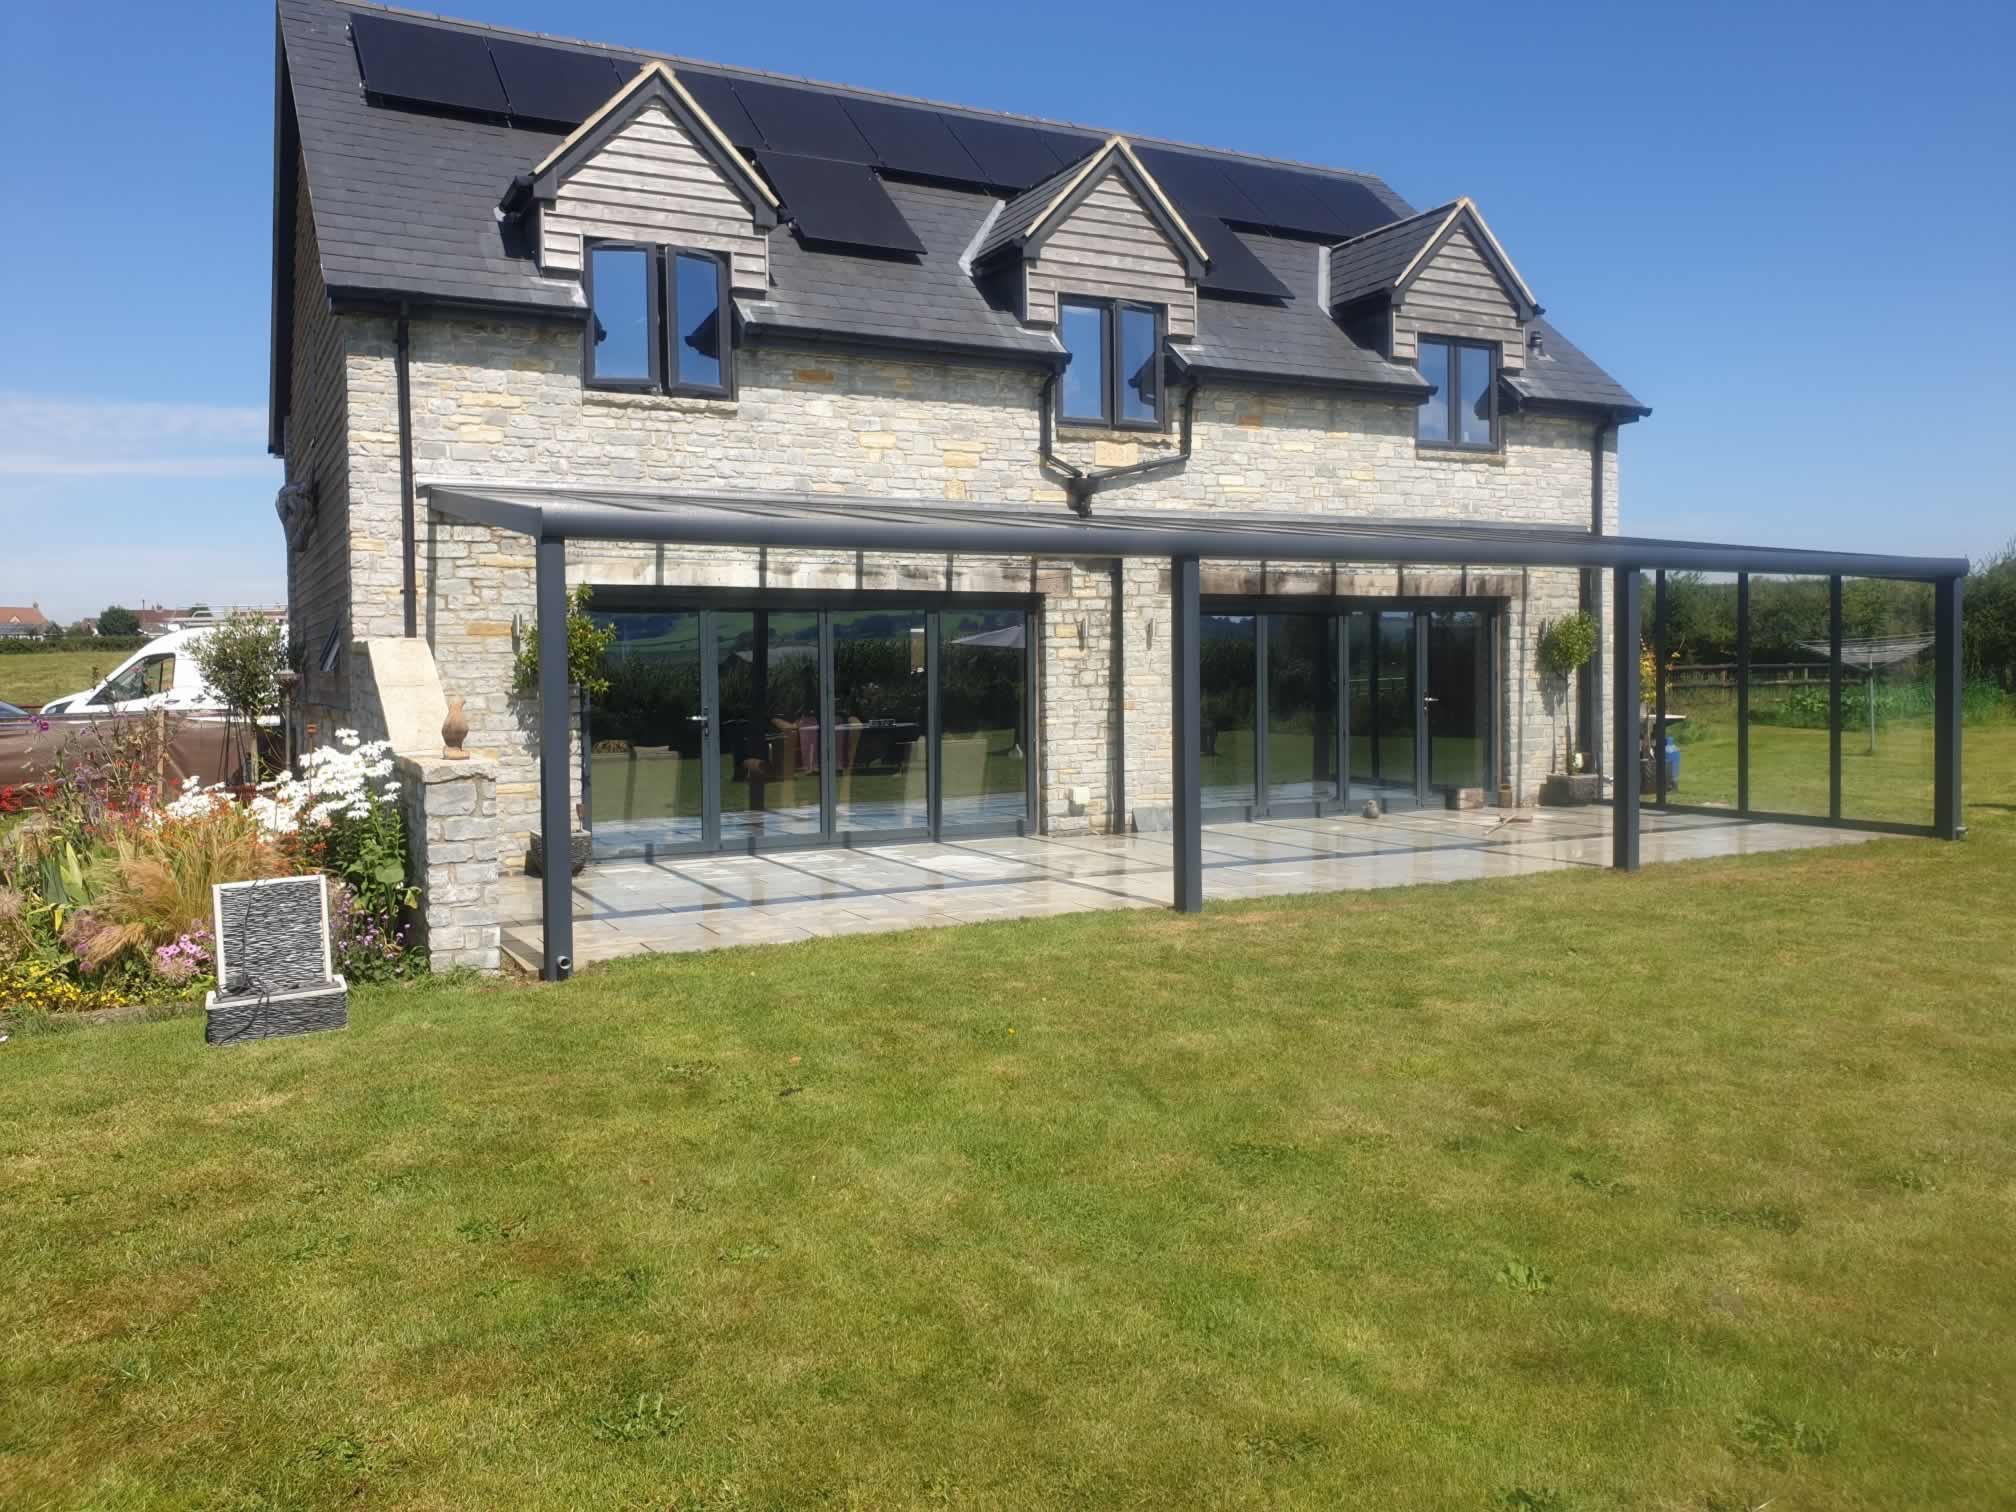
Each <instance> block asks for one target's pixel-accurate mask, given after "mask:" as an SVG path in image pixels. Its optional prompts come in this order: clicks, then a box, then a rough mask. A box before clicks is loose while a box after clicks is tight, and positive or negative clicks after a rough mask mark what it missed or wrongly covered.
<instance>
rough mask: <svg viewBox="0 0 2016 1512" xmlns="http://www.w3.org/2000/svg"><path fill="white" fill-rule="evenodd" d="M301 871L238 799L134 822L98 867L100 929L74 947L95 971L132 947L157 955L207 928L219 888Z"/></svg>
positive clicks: (94, 897)
mask: <svg viewBox="0 0 2016 1512" xmlns="http://www.w3.org/2000/svg"><path fill="white" fill-rule="evenodd" d="M294 870H295V867H294V866H293V865H292V864H291V862H290V859H289V858H288V857H287V856H286V855H285V854H284V853H283V852H282V850H281V849H280V847H279V846H278V845H277V844H275V843H274V840H273V837H271V836H270V835H268V834H267V833H266V832H265V831H264V830H263V829H262V828H261V827H260V825H259V822H258V821H257V819H256V818H254V817H253V815H252V813H251V811H250V810H249V809H246V808H244V807H241V806H239V805H237V804H231V803H225V804H217V805H213V806H211V807H210V808H208V809H207V810H206V811H205V812H203V813H201V814H195V815H191V816H189V817H186V818H184V817H172V816H164V817H162V818H159V819H152V818H150V819H148V820H146V821H141V822H138V823H134V824H132V825H129V826H127V827H126V828H124V829H122V830H120V831H119V832H118V833H116V834H114V835H113V836H112V837H111V840H110V843H109V845H108V846H107V848H106V850H105V851H104V852H102V853H101V854H100V855H99V857H98V858H97V859H96V860H95V861H94V862H93V864H92V867H91V883H92V889H91V899H90V904H89V909H88V912H89V914H90V915H91V916H92V917H93V918H94V919H95V920H96V921H97V929H96V932H95V933H92V934H89V935H87V936H86V937H85V938H84V939H83V940H82V941H81V942H80V943H78V944H77V945H75V946H73V948H74V949H76V951H77V957H78V960H79V961H81V962H82V963H83V964H84V966H85V969H86V970H89V971H96V970H99V969H100V968H102V967H103V966H104V965H106V964H107V963H109V962H110V961H112V960H114V959H116V958H118V957H119V956H121V955H124V954H126V953H127V952H129V951H130V952H133V953H135V954H136V955H151V954H153V953H154V952H155V951H156V950H158V949H159V948H160V947H162V946H165V945H170V944H173V943H175V942H177V941H178V940H180V939H182V938H183V937H185V936H193V935H194V934H195V933H196V932H198V931H202V932H205V933H207V930H208V920H209V918H210V913H211V907H212V903H211V893H210V889H211V888H212V887H214V886H216V885H218V884H220V883H224V882H251V881H256V880H258V879H260V878H263V877H284V876H288V875H290V874H291V873H292V872H293V871H294Z"/></svg>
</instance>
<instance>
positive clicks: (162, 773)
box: [0, 710, 280, 806]
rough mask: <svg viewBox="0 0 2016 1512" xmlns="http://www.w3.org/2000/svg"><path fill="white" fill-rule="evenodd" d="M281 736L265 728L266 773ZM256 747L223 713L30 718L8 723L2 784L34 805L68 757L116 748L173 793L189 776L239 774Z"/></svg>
mask: <svg viewBox="0 0 2016 1512" xmlns="http://www.w3.org/2000/svg"><path fill="white" fill-rule="evenodd" d="M279 736H280V732H279V731H278V730H277V729H261V730H260V731H259V746H260V758H261V770H262V772H267V773H270V772H273V771H275V770H277V769H278V764H279V763H278V760H277V759H276V758H278V757H279V751H278V749H277V747H278V743H279ZM248 744H249V741H248V731H247V729H246V727H245V723H244V721H242V720H230V719H225V718H222V717H220V716H216V715H201V714H182V715H176V714H167V713H164V712H161V711H158V710H156V711H153V712H149V713H143V714H109V713H99V714H56V715H51V716H49V717H48V718H46V719H45V718H41V717H39V716H36V715H30V716H29V717H28V718H26V719H10V720H6V721H4V722H0V788H8V787H11V788H13V789H14V790H15V791H14V794H13V796H14V798H15V799H16V800H18V801H19V802H21V803H22V804H23V805H24V806H28V805H32V804H34V803H36V802H37V801H38V800H39V796H40V794H39V791H38V790H39V789H40V788H41V787H42V785H43V784H45V783H47V782H48V781H49V780H50V777H51V775H52V773H53V772H54V770H55V769H56V768H57V767H59V766H60V765H62V764H63V763H64V762H65V761H66V760H68V761H70V762H72V763H75V762H78V761H83V762H88V763H91V764H92V765H98V764H100V763H102V762H104V761H106V760H107V759H108V758H110V757H112V756H113V755H114V753H115V752H116V753H118V754H120V755H122V756H124V757H125V758H126V759H127V760H128V761H134V760H136V759H137V762H138V764H139V765H140V766H141V767H142V769H143V770H146V771H147V773H148V778H149V780H150V782H151V784H152V785H153V787H154V789H155V791H156V792H157V793H161V794H164V795H169V796H172V795H173V794H174V793H176V792H177V791H179V790H180V788H181V786H182V784H183V782H184V780H186V779H187V778H189V777H196V778H198V779H199V780H200V781H201V782H203V783H204V784H205V785H208V784H209V783H213V782H227V781H232V780H235V779H236V778H238V777H239V776H240V774H241V773H242V771H243V768H244V765H245V753H246V747H247V745H248Z"/></svg>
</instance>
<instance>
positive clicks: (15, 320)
mask: <svg viewBox="0 0 2016 1512" xmlns="http://www.w3.org/2000/svg"><path fill="white" fill-rule="evenodd" d="M1011 11H1012V14H1013V23H1012V25H1011V24H1010V22H1009V20H1008V19H1007V18H1008V17H1009V15H1010V14H1011ZM452 13H453V14H457V15H465V16H470V17H474V18H477V19H482V20H490V21H497V22H502V23H507V24H511V25H518V26H525V27H530V28H534V29H543V30H548V31H555V32H563V33H565V34H569V35H574V36H580V37H586V38H590V39H592V40H597V41H606V42H612V43H621V44H629V45H633V46H639V47H653V48H660V49H664V50H667V51H673V52H679V53H684V54H686V55H688V56H693V57H699V58H708V59H716V60H719V61H723V62H730V63H742V64H751V65H755V66H760V67H767V68H772V69H776V70H779V71H781V72H788V73H799V74H805V75H809V76H812V77H815V78H825V79H834V80H842V81H846V82H851V83H856V84H862V85H868V86H873V87H880V88H886V89H892V90H899V91H903V92H906V93H913V94H921V95H927V96H931V97H934V98H939V99H946V100H954V101H959V102H962V103H968V104H973V105H980V106H994V107H1000V108H1005V109H1016V110H1023V111H1028V112H1031V113H1034V114H1040V115H1048V116H1054V117H1057V118H1059V119H1065V120H1076V121H1080V122H1084V123H1086V124H1089V125H1096V126H1107V127H1115V128H1119V129H1123V130H1131V131H1136V132H1140V133H1143V134H1147V135H1160V136H1169V137H1175V138H1179V139H1184V140H1190V141H1197V142H1205V143H1210V144H1213V145H1219V146H1227V147H1238V148H1244V149H1247V150H1251V151H1258V152H1270V153H1276V154H1279V155H1281V156H1285V157H1294V158H1300V159H1304V160H1308V161H1313V162H1319V163H1329V164H1335V165H1338V166H1342V167H1351V168H1362V169H1369V170H1372V171H1376V172H1378V173H1380V174H1382V175H1383V176H1384V177H1385V178H1386V179H1387V180H1388V181H1389V182H1390V183H1392V184H1393V186H1394V187H1395V188H1397V189H1398V190H1399V191H1400V193H1402V194H1403V195H1405V196H1406V197H1407V198H1409V199H1410V200H1412V201H1413V202H1414V203H1416V204H1418V205H1428V204H1433V203H1436V202H1438V201H1440V200H1443V199H1447V198H1450V197H1453V196H1455V195H1458V194H1469V195H1471V196H1472V197H1473V198H1475V199H1476V200H1477V201H1478V203H1479V205H1480V206H1481V208H1482V209H1483V211H1484V213H1485V215H1486V216H1487V217H1488V218H1489V219H1490V221H1491V224H1492V226H1493V227H1494V229H1496V231H1497V232H1498V235H1499V237H1500V239H1501V240H1502V241H1503V242H1504V243H1505V245H1506V247H1507V249H1508V250H1509V251H1510V253H1511V255H1512V256H1513V258H1514V259H1515V260H1516V261H1517V262H1518V264H1519V266H1520V269H1521V271H1522V272H1523V273H1524V274H1525V275H1526V278H1527V281H1528V282H1529V283H1531V284H1532V285H1533V287H1534V288H1535V290H1536V291H1537V292H1538V293H1539V295H1540V298H1541V301H1542V302H1543V303H1544V304H1545V305H1546V306H1547V307H1548V309H1549V312H1550V314H1551V315H1552V317H1553V318H1554V319H1555V320H1556V321H1557V322H1558V323H1559V324H1560V325H1561V327H1562V328H1563V329H1564V330H1565V331H1567V332H1568V334H1569V335H1570V336H1571V337H1572V338H1573V339H1574V340H1575V341H1576V342H1577V343H1578V344H1580V345H1581V346H1583V347H1584V348H1585V349H1586V350H1588V351H1589V352H1590V353H1591V354H1592V355H1594V356H1595V357H1596V358H1597V359H1598V360H1599V361H1601V362H1602V363H1604V365H1605V366H1607V367H1608V368H1609V369H1610V370H1611V371H1612V372H1614V373H1616V374H1617V375H1618V376H1619V377H1621V378H1622V379H1623V380H1624V381H1625V383H1626V384H1628V385H1629V386H1630V387H1631V388H1632V389H1633V390H1635V391H1636V392H1637V393H1638V394H1639V395H1640V396H1641V397H1642V398H1643V399H1644V400H1645V401H1646V402H1647V403H1649V404H1651V405H1652V406H1653V407H1654V409H1655V410H1656V413H1655V414H1654V415H1653V417H1652V418H1651V419H1650V420H1648V421H1646V422H1644V423H1642V424H1640V425H1635V426H1632V427H1630V428H1628V429H1627V430H1626V431H1625V433H1624V453H1623V467H1624V473H1623V480H1624V481H1623V503H1624V509H1625V521H1626V528H1627V529H1630V530H1633V531H1637V532H1644V533H1665V534H1679V535H1692V536H1710V537H1721V538H1725V539H1735V540H1744V541H1755V542H1764V543H1788V544H1798V543H1805V544H1821V543H1826V544H1834V545H1839V546H1843V547H1847V548H1851V549H1853V548H1866V549H1917V550H1924V551H1928V552H1941V553H1948V552H1950V553H1964V554H1968V555H1977V556H1978V555H1981V554H1984V553H1986V552H1988V551H1990V550H1992V549H1994V548H1997V547H1999V546H2001V545H2002V544H2004V543H2005V542H2007V541H2008V540H2009V539H2010V538H2011V537H2012V536H2016V491H2012V488H2011V485H2010V481H2009V480H2010V477H2011V473H2012V467H2011V454H2012V439H2016V314H2012V311H2016V302H2012V300H2011V298H2010V290H2011V287H2012V284H2016V238H2012V231H2016V224H2012V222H2016V212H2012V210H2011V206H2010V199H2009V195H2008V187H2009V185H2010V183H2011V181H2012V179H2016V90H2012V89H2011V88H2010V86H2009V79H2008V75H2009V72H2010V69H2011V65H2012V63H2016V7H2011V6H2009V5H2007V4H2006V3H2005V4H2001V5H1995V4H1986V3H1983V4H1941V3H1926V4H1917V5H1913V6H1910V7H1899V6H1896V5H1894V4H1892V5H1882V6H1878V5H1871V4H1856V3H1847V4H1843V3H1826V4H1804V3H1801V4H1770V5H1764V6H1757V5H1740V6H1739V5H1729V6H1721V5H1672V6H1623V7H1620V6H1615V5H1608V4H1604V5H1581V4H1563V3H1555V4H1549V5H1545V6H1527V7H1510V6H1505V5H1502V4H1469V3H1451V4H1439V5H1436V4H1428V5H1417V6H1401V7H1380V8H1378V9H1377V10H1376V12H1375V11H1373V10H1370V9H1369V8H1368V9H1367V10H1366V11H1365V12H1364V15H1363V19H1362V20H1361V21H1359V22H1355V23H1354V22H1353V20H1352V15H1353V12H1352V11H1351V10H1350V9H1348V8H1344V9H1340V8H1339V7H1337V6H1335V5H1323V6H1315V5H1301V4H1295V5H1278V6H1258V5H1255V6H1247V7H1230V8H1228V7H1226V6H1223V5H1213V6H1209V7H1197V8H1195V9H1194V10H1192V9H1190V8H1188V7H1185V6H1183V5H1167V6H1161V7H1157V8H1155V9H1154V10H1153V11H1152V12H1144V11H1142V10H1141V9H1140V8H1138V7H1131V6H1130V7H1119V6H1110V7H1107V6H1090V5H1085V4H1082V3H1075V4H1068V5H1067V4H1058V3H1051V0H1022V3H1019V4H1017V5H1016V6H1014V7H1012V8H1010V10H1007V11H1004V10H1003V9H1002V8H1001V7H998V6H995V7H981V8H977V9H976V8H973V7H959V6H949V5H945V4H943V3H942V0H941V3H933V4H912V3H907V0H905V3H897V0H883V3H882V4H880V5H878V6H877V7H875V9H874V19H873V21H872V23H870V22H867V21H865V20H864V16H865V15H866V14H867V12H866V10H865V9H864V8H863V7H860V6H855V5H833V4H820V5H809V4H802V3H795V0H773V3H772V4H771V5H769V6H766V7H765V8H764V9H763V11H762V14H761V18H760V24H754V23H752V21H751V17H752V16H753V15H754V14H755V13H753V12H752V11H751V10H750V9H749V8H748V7H747V6H743V5H717V6H706V5H692V6H686V5H678V6H673V5H665V4H663V3H651V0H568V3H565V4H562V3H560V0H466V3H461V4H457V5H454V6H453V7H452ZM1144 18H1147V19H1148V20H1149V21H1150V22H1151V24H1145V25H1144V24H1143V20H1144ZM1029 39H1037V40H1036V41H1034V42H1033V43H1032V42H1031V41H1030V40H1029ZM272 75H273V19H272V14H271V12H270V10H268V9H267V8H266V7H265V6H262V5H257V4H235V3H226V0H210V3H206V4H204V5H201V6H171V5H161V4H159V3H157V0H147V3H140V0H99V3H97V4H93V5H90V6H70V5H45V6H37V7H29V6H26V5H10V6H7V7H4V11H0V127H4V128H5V130H4V139H5V140H7V141H9V142H11V143H13V144H14V147H15V152H14V155H13V162H12V164H11V167H10V174H9V179H10V182H9V196H8V209H9V214H8V216H7V223H8V234H7V235H6V236H5V237H0V271H4V273H5V275H6V277H5V284H4V286H5V287H6V288H7V290H8V291H9V295H10V303H11V306H12V308H11V309H10V319H9V320H8V322H7V325H6V331H7V337H8V347H9V350H8V353H7V358H6V361H5V362H4V365H0V602H23V601H27V600H31V599H35V600H39V601H40V602H41V603H42V604H43V606H44V608H45V609H46V610H49V611H50V612H53V613H55V614H58V615H60V616H61V617H64V618H66V619H67V618H74V617H76V616H79V615H82V614H86V613H94V612H96V611H97V610H98V609H99V608H101V607H103V606H104V605H105V604H106V603H107V602H111V601H123V602H126V603H129V604H131V603H136V602H138V601H140V600H143V599H145V600H148V601H156V602H170V603H183V602H187V601H189V600H192V599H203V600H207V601H209V602H212V603H231V602H253V601H278V600H279V599H280V598H281V597H283V595H284V590H285V577H284V568H283V563H282V555H281V545H280V534H279V528H278V525H277V524H276V522H275V520H274V517H273V513H272V508H271V499H272V494H273V489H274V487H275V486H276V484H277V481H278V478H277V468H276V467H275V465H274V464H272V463H271V462H269V461H267V460H266V459H265V452H264V445H265V402H266V373H267V317H268V304H267V288H268V257H269V251H268V236H269V233H270V216H271V194H272V188H271V172H272V163H271V158H272V105H273V77H272Z"/></svg>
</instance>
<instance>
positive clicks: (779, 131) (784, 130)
mask: <svg viewBox="0 0 2016 1512" xmlns="http://www.w3.org/2000/svg"><path fill="white" fill-rule="evenodd" d="M735 93H736V94H737V95H739V96H740V97H741V100H742V104H743V106H744V108H745V109H747V110H748V112H749V117H750V119H751V120H753V121H754V122H755V123H756V129H757V130H758V131H760V132H762V133H763V140H764V142H765V143H766V144H767V145H768V146H769V147H770V149H771V151H773V152H788V153H790V154H792V155H793V156H796V157H823V158H837V159H839V160H840V161H841V162H845V163H872V162H874V161H875V149H874V148H872V147H870V146H869V145H868V143H867V141H866V139H864V138H863V137H862V135H861V133H860V132H858V131H856V130H855V129H854V123H853V122H852V121H850V120H848V119H847V112H846V111H844V110H842V109H841V108H840V101H839V99H838V98H837V97H835V96H833V95H830V94H822V93H821V92H820V91H818V90H816V89H786V88H785V87H784V86H783V85H781V84H765V83H763V82H762V81H760V80H757V79H737V80H736V81H735Z"/></svg>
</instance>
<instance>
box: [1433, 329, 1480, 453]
mask: <svg viewBox="0 0 2016 1512" xmlns="http://www.w3.org/2000/svg"><path fill="white" fill-rule="evenodd" d="M1418 360H1419V365H1420V369H1421V376H1422V377H1423V378H1425V379H1427V380H1428V382H1430V383H1432V384H1434V385H1435V392H1434V394H1433V395H1431V396H1430V397H1429V399H1428V402H1427V403H1426V404H1423V405H1422V406H1421V408H1420V411H1419V413H1418V418H1417V420H1416V422H1415V431H1414V438H1415V440H1416V441H1418V442H1419V443H1420V444H1421V445H1423V446H1447V447H1456V448H1459V449H1463V450H1468V451H1492V450H1495V449H1496V447H1497V445H1498V383H1497V378H1498V344H1497V343H1496V342H1493V341H1452V340H1450V339H1448V338H1447V337H1442V336H1423V337H1422V338H1421V339H1420V357H1419V359H1418Z"/></svg>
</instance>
